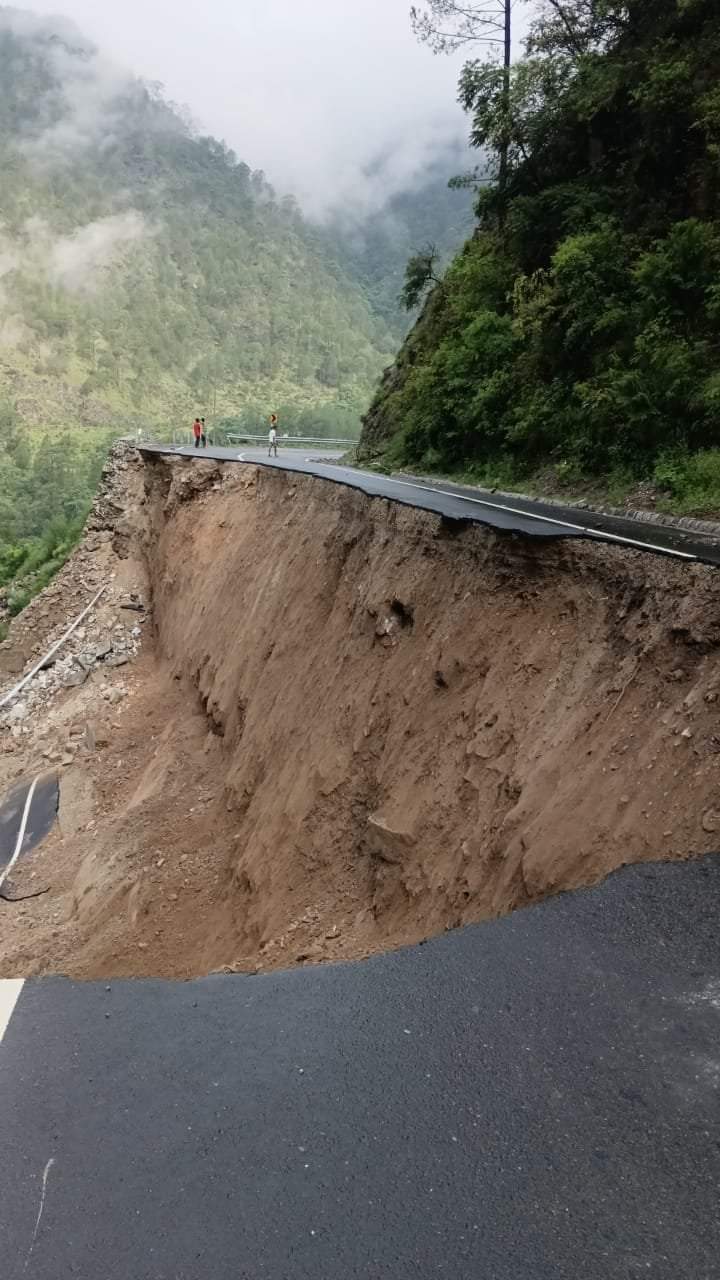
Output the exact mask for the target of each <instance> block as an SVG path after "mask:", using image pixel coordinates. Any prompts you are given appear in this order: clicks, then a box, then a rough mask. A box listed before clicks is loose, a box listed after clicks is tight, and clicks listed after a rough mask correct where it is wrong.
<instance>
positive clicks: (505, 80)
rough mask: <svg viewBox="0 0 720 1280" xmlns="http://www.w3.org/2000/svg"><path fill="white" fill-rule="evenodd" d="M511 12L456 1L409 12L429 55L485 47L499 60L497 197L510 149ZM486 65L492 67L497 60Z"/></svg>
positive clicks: (507, 6) (506, 6) (508, 1)
mask: <svg viewBox="0 0 720 1280" xmlns="http://www.w3.org/2000/svg"><path fill="white" fill-rule="evenodd" d="M512 10H513V4H512V0H477V2H476V3H474V4H468V3H462V2H460V3H458V0H428V4H427V7H426V8H423V9H418V8H417V7H416V6H415V5H413V7H412V9H411V10H410V20H411V22H412V26H413V31H414V32H415V35H416V36H417V37H418V39H419V40H421V41H422V42H423V43H424V44H427V45H429V46H430V48H431V49H432V50H433V53H455V52H457V50H458V49H461V48H468V47H470V46H475V45H489V46H490V47H491V48H493V49H494V50H495V51H496V53H497V54H499V56H500V61H501V64H502V75H501V88H500V107H501V115H502V117H503V119H504V121H505V122H506V123H505V127H504V129H502V130H501V133H500V138H499V144H498V155H499V173H498V185H499V188H500V194H501V196H503V195H504V194H505V189H506V187H507V176H508V152H509V146H510V142H509V136H508V127H507V121H508V117H509V110H510V67H511V65H512ZM489 61H490V64H491V65H494V64H495V62H496V61H497V58H496V59H490V60H489Z"/></svg>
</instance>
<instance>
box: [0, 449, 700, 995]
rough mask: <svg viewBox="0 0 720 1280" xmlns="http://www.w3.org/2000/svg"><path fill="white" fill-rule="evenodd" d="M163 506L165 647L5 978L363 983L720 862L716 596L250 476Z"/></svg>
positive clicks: (625, 557) (192, 475) (242, 472)
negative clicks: (686, 865) (387, 958)
mask: <svg viewBox="0 0 720 1280" xmlns="http://www.w3.org/2000/svg"><path fill="white" fill-rule="evenodd" d="M144 482H145V494H144V500H143V501H141V502H140V503H136V504H135V507H134V509H133V512H132V513H131V514H130V515H129V516H128V514H127V513H125V514H124V516H123V537H124V540H125V544H124V546H123V548H122V553H123V555H124V556H128V555H130V557H131V558H132V557H136V558H138V560H139V561H143V562H144V563H145V564H146V566H147V572H148V578H149V584H150V586H149V590H150V595H151V601H152V618H153V624H152V625H153V626H154V636H153V637H152V639H151V638H150V636H149V635H148V630H149V628H148V627H146V636H145V642H144V647H143V651H142V654H141V656H140V658H139V660H138V661H137V662H136V664H135V665H134V666H133V668H132V673H131V675H130V676H129V677H128V676H127V674H125V675H124V678H125V683H126V685H128V683H129V685H130V689H129V693H128V697H127V699H126V701H125V703H123V705H122V706H121V707H120V708H119V709H117V710H116V711H114V712H113V715H114V717H115V718H114V720H113V724H112V727H111V728H110V729H109V730H108V731H106V732H103V733H102V734H101V736H100V742H101V745H100V746H95V747H94V748H93V750H91V751H89V752H88V753H87V758H86V760H85V761H84V764H83V768H84V774H85V776H84V779H83V784H84V786H85V787H86V789H87V788H90V790H91V792H92V799H91V801H90V800H89V801H88V804H89V805H90V808H87V809H86V810H84V811H83V812H84V817H87V815H88V813H89V812H90V811H92V816H91V817H87V821H83V822H82V823H80V822H79V821H76V822H74V823H72V822H71V823H70V827H71V828H72V830H70V829H69V828H68V827H67V824H66V830H65V831H64V832H63V831H62V830H61V832H60V833H59V834H57V835H56V836H55V837H53V838H51V839H50V841H48V842H47V843H46V845H45V846H43V848H42V849H41V850H39V851H38V852H37V853H36V854H34V855H33V856H32V858H31V859H28V860H27V866H26V869H25V871H24V872H23V874H24V875H30V874H34V875H35V877H36V878H38V877H39V878H40V879H42V877H46V878H48V879H49V880H50V881H51V884H52V888H51V892H50V894H48V895H47V896H46V897H45V898H44V899H40V900H38V902H37V903H33V904H27V905H26V906H25V907H23V908H22V911H23V915H22V917H19V916H18V915H17V912H16V916H15V918H14V919H13V921H12V922H10V927H9V930H8V931H7V932H6V933H5V936H4V942H3V953H4V957H5V958H4V961H3V972H21V971H28V970H32V971H35V970H43V971H44V970H47V969H51V970H53V969H54V970H58V969H59V970H61V971H64V972H72V973H77V974H81V975H88V974H106V975H110V974H119V973H122V974H126V973H130V974H166V975H170V974H172V975H178V976H187V975H189V974H193V973H203V972H208V971H210V970H213V969H217V968H223V967H231V968H256V967H263V968H264V967H271V966H274V965H284V964H291V963H296V962H304V961H307V960H316V959H323V958H326V957H331V958H339V957H347V956H357V955H362V954H366V953H367V952H369V951H372V950H376V949H379V948H386V947H392V946H397V945H399V944H402V943H408V942H413V941H417V940H419V939H422V938H423V937H426V936H428V935H429V934H432V933H436V932H438V931H441V930H443V929H447V928H453V927H456V926H458V925H460V924H463V923H465V922H469V921H475V920H479V919H482V918H486V917H488V916H492V915H496V914H498V913H502V912H507V911H510V910H512V909H514V908H518V907H523V906H525V905H527V904H528V903H530V902H532V901H534V900H537V899H539V898H541V897H542V896H544V895H546V894H548V893H552V892H557V891H559V890H569V889H574V888H576V887H578V886H580V885H586V884H591V883H594V882H596V881H597V880H599V879H601V878H602V877H603V876H605V875H607V874H608V873H609V872H611V871H612V870H614V869H615V868H617V867H619V866H621V865H622V864H623V863H627V862H634V861H639V860H648V859H660V858H669V857H673V858H686V857H690V856H694V855H698V854H702V853H706V852H709V851H712V850H714V849H716V848H717V846H718V835H717V834H716V833H717V832H718V831H720V793H719V787H718V780H719V775H720V754H719V753H720V727H719V726H718V718H717V710H718V701H717V699H718V695H719V693H720V667H719V665H718V645H719V644H720V577H718V576H717V574H716V573H714V572H713V571H712V570H710V569H705V568H700V567H696V568H687V567H685V566H683V565H676V564H674V563H672V562H669V561H664V560H660V559H657V558H653V557H649V556H645V555H642V554H640V553H637V552H623V551H619V550H617V549H614V548H611V547H603V546H599V545H598V546H596V545H593V544H590V543H587V544H585V543H580V542H557V543H553V544H547V543H545V542H542V543H541V542H537V543H536V542H530V541H526V540H521V539H515V538H507V537H505V538H499V537H497V536H496V535H494V534H493V533H491V532H489V531H485V530H482V529H480V528H477V527H476V528H464V527H458V526H453V525H449V524H447V523H444V522H442V521H440V520H438V519H437V518H435V517H432V516H429V515H425V514H422V513H419V512H413V511H411V510H409V509H407V508H401V507H394V506H392V505H391V504H388V503H386V502H384V501H378V500H369V499H367V498H365V497H364V496H362V495H360V494H358V493H355V492H353V491H350V490H346V489H343V488H341V487H338V486H335V485H332V484H329V483H327V482H323V481H320V480H313V479H309V478H305V477H298V476H291V475H289V474H284V473H281V472H271V471H266V470H256V469H254V468H251V467H242V468H240V467H225V468H223V467H222V466H219V465H216V464H213V463H211V462H199V463H188V462H185V461H182V460H180V459H162V460H156V461H148V462H147V463H146V466H145V474H144ZM71 696H72V695H70V694H68V697H71ZM96 737H97V735H96ZM67 785H68V786H70V782H68V784H67ZM89 794H90V793H89V792H88V795H89ZM31 868H32V870H31ZM28 922H29V923H30V925H31V929H30V932H28V930H27V928H25V927H24V926H25V925H26V924H27V923H28Z"/></svg>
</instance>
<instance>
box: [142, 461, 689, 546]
mask: <svg viewBox="0 0 720 1280" xmlns="http://www.w3.org/2000/svg"><path fill="white" fill-rule="evenodd" d="M160 452H162V450H160ZM238 461H240V462H244V461H245V458H244V457H243V456H242V455H240V454H238ZM312 461H313V460H312V458H305V462H312ZM319 465H327V466H329V467H332V468H333V469H335V470H337V471H347V470H348V468H347V467H339V466H337V465H336V464H333V463H332V462H330V463H327V464H322V463H320V464H319ZM288 470H293V467H292V465H291V466H290V467H289V468H288ZM350 474H352V475H356V476H367V477H368V478H370V479H373V480H377V476H376V475H375V474H374V473H373V472H371V471H359V470H358V471H352V472H350ZM386 479H387V481H388V484H390V485H398V486H402V487H403V488H405V489H417V490H418V491H419V492H420V493H435V494H439V495H441V496H442V497H443V498H457V499H459V501H461V502H473V503H475V505H476V506H478V507H488V508H489V510H490V511H506V512H507V513H508V515H513V516H523V517H524V518H525V519H526V520H537V521H538V522H540V523H543V522H544V523H545V524H553V525H557V526H558V528H560V529H570V530H572V531H573V533H583V534H585V535H586V536H589V537H591V538H594V539H601V540H603V541H605V542H609V543H622V544H623V545H624V546H628V547H636V548H637V550H638V551H653V552H658V553H659V554H660V555H665V556H674V557H675V559H676V560H689V561H693V562H697V560H698V557H697V556H696V555H693V554H692V552H690V551H676V550H675V548H674V547H663V546H662V545H660V544H658V543H657V542H641V541H640V539H639V538H625V537H623V535H622V534H620V533H608V532H607V531H606V530H605V529H593V528H591V527H590V526H589V525H586V524H571V523H570V521H568V520H558V519H556V518H555V517H554V516H543V515H540V514H539V513H537V512H535V511H523V510H522V508H521V507H511V506H509V505H507V504H506V503H503V502H488V501H487V499H485V498H471V497H470V495H469V494H467V493H451V492H450V490H449V489H438V488H434V487H433V486H432V485H427V484H418V483H415V482H414V481H412V480H394V479H391V478H390V477H389V476H388V477H386ZM355 487H359V486H355ZM382 496H385V497H386V498H387V499H388V500H389V501H392V495H391V494H385V495H382Z"/></svg>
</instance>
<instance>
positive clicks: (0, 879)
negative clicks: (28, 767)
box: [0, 774, 41, 889]
mask: <svg viewBox="0 0 720 1280" xmlns="http://www.w3.org/2000/svg"><path fill="white" fill-rule="evenodd" d="M40 778H41V774H38V776H37V778H34V779H33V782H32V784H31V786H30V787H29V789H28V793H27V795H26V797H25V808H24V809H23V816H22V819H21V822H20V830H19V831H18V838H17V841H16V843H15V852H14V853H13V856H12V858H11V859H10V861H9V862H8V864H7V866H6V867H5V868H4V870H3V871H0V889H2V887H3V885H4V883H5V881H6V879H7V877H8V876H9V875H10V872H11V871H12V869H13V867H14V866H15V863H16V862H17V860H18V858H19V857H20V850H21V849H22V847H23V840H24V839H25V828H26V826H27V820H28V814H29V813H30V805H31V804H32V801H33V796H34V795H35V788H36V786H37V784H38V782H39V781H40Z"/></svg>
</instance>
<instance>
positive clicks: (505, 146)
mask: <svg viewBox="0 0 720 1280" xmlns="http://www.w3.org/2000/svg"><path fill="white" fill-rule="evenodd" d="M511 61H512V0H505V47H504V53H503V117H504V121H503V140H502V146H501V148H500V207H501V215H500V216H501V219H502V221H503V222H504V220H505V206H504V200H505V190H506V188H507V180H508V153H509V150H510V139H509V136H508V135H509V126H510V65H511Z"/></svg>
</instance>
